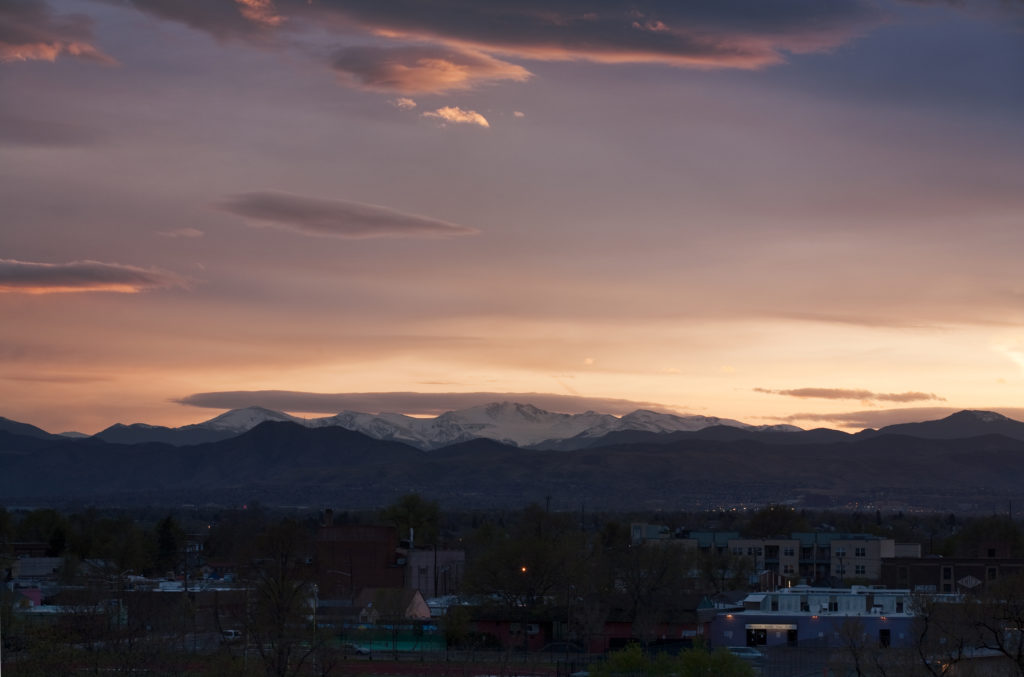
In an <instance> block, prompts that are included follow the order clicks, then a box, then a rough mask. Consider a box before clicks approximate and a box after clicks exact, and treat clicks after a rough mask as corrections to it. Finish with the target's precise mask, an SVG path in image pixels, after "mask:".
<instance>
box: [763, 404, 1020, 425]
mask: <svg viewBox="0 0 1024 677" xmlns="http://www.w3.org/2000/svg"><path fill="white" fill-rule="evenodd" d="M976 408H977V409H980V410H982V411H995V412H997V413H1000V414H1003V415H1004V416H1008V417H1010V418H1012V419H1016V420H1018V421H1020V420H1024V409H1022V408H1019V407H1010V408H1007V407H976ZM957 411H960V410H959V409H954V408H951V407H907V408H904V409H872V410H868V411H848V412H842V413H832V414H820V413H803V414H792V415H790V416H786V417H785V418H783V419H782V420H784V421H788V422H797V421H804V422H807V421H818V422H821V423H824V424H828V425H830V426H835V427H838V428H847V429H850V430H863V429H864V428H875V429H877V428H884V427H885V426H887V425H895V424H897V423H917V422H920V421H936V420H938V419H941V418H945V417H947V416H949V415H950V414H955V413H956V412H957Z"/></svg>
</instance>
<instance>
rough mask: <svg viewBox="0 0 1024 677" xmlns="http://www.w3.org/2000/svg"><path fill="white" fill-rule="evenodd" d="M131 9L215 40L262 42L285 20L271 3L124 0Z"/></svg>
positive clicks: (251, 0)
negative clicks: (174, 22)
mask: <svg viewBox="0 0 1024 677" xmlns="http://www.w3.org/2000/svg"><path fill="white" fill-rule="evenodd" d="M127 2H128V4H129V5H131V6H132V7H134V8H136V9H138V10H140V11H142V12H147V13H149V14H153V15H155V16H158V17H160V18H162V19H167V20H170V21H176V22H178V23H181V24H184V25H186V26H189V27H190V28H194V29H197V30H201V31H204V32H206V33H209V34H210V35H212V36H214V37H215V38H217V39H218V40H226V39H228V38H243V39H249V40H254V41H263V40H265V39H266V37H267V36H268V34H269V33H270V32H271V31H273V30H275V29H277V28H279V27H280V26H281V25H282V24H284V23H285V22H286V21H287V16H286V15H285V14H283V13H282V12H280V11H278V8H277V7H276V6H275V3H274V2H272V1H270V0H203V2H179V1H178V0H127Z"/></svg>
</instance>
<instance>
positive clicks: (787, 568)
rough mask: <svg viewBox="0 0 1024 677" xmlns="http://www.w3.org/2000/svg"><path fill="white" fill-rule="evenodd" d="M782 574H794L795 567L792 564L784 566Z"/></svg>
mask: <svg viewBox="0 0 1024 677" xmlns="http://www.w3.org/2000/svg"><path fill="white" fill-rule="evenodd" d="M782 573H784V574H792V573H793V565H792V564H783V565H782Z"/></svg>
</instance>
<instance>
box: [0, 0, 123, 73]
mask: <svg viewBox="0 0 1024 677" xmlns="http://www.w3.org/2000/svg"><path fill="white" fill-rule="evenodd" d="M91 40H92V21H91V19H89V18H88V17H86V16H83V15H81V14H66V15H62V16H56V15H54V14H53V13H52V12H51V10H50V7H49V5H47V4H46V2H44V1H43V0H4V2H2V3H0V63H13V62H17V61H56V60H57V58H58V57H61V56H71V57H75V58H79V59H86V60H89V61H96V62H98V63H104V64H114V63H116V61H115V60H114V59H112V58H111V57H110V56H108V55H106V54H104V53H103V52H101V51H100V50H99V49H98V48H97V47H95V46H94V45H93V44H92V43H91Z"/></svg>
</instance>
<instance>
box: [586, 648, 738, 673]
mask: <svg viewBox="0 0 1024 677" xmlns="http://www.w3.org/2000/svg"><path fill="white" fill-rule="evenodd" d="M590 672H591V674H593V675H595V676H596V677H618V676H620V675H629V676H631V677H632V676H633V675H637V676H639V675H642V676H643V677H668V676H669V675H673V676H675V677H753V676H754V674H755V673H754V668H753V666H751V665H749V664H748V663H747V662H746V661H744V660H743V659H742V658H739V657H738V656H734V655H733V654H731V653H729V652H728V651H726V650H725V649H723V648H719V649H717V650H716V651H713V652H712V651H708V650H707V649H706V648H704V647H702V646H698V647H694V648H693V649H688V650H686V651H683V652H682V653H680V654H679V655H678V656H670V655H668V654H656V655H654V656H651V655H650V654H648V653H646V652H644V650H643V649H641V648H640V646H639V645H638V644H632V645H630V646H628V647H626V648H625V649H621V650H619V651H613V652H611V653H610V654H608V660H607V661H605V662H603V663H600V664H597V665H594V666H591V669H590Z"/></svg>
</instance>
